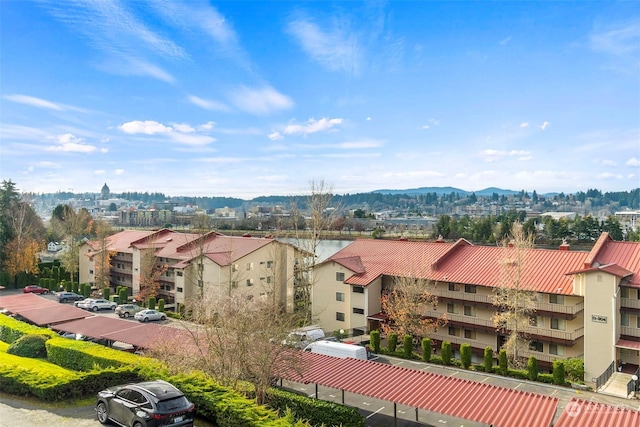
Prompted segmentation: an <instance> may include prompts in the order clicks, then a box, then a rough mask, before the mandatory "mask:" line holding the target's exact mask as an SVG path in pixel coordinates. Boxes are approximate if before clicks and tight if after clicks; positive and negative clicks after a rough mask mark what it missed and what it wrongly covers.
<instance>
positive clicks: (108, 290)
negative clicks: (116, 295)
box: [102, 288, 111, 300]
mask: <svg viewBox="0 0 640 427" xmlns="http://www.w3.org/2000/svg"><path fill="white" fill-rule="evenodd" d="M110 297H111V288H104V289H103V290H102V298H104V299H106V300H108V299H109V298H110Z"/></svg>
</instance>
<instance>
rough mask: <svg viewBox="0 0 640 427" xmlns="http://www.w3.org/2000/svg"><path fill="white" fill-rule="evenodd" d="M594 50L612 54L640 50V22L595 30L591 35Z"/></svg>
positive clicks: (590, 40)
mask: <svg viewBox="0 0 640 427" xmlns="http://www.w3.org/2000/svg"><path fill="white" fill-rule="evenodd" d="M589 42H590V46H591V48H592V49H593V50H596V51H600V52H605V53H608V54H611V55H623V54H628V53H632V52H636V51H638V50H640V22H638V21H634V22H631V23H627V24H624V25H620V26H617V27H610V28H607V29H599V30H594V31H593V32H592V33H591V34H590V35H589Z"/></svg>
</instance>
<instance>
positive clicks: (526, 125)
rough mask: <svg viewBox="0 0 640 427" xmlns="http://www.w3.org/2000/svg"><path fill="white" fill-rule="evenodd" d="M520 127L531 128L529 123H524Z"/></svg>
mask: <svg viewBox="0 0 640 427" xmlns="http://www.w3.org/2000/svg"><path fill="white" fill-rule="evenodd" d="M520 127H521V128H527V127H529V123H528V122H522V123H520Z"/></svg>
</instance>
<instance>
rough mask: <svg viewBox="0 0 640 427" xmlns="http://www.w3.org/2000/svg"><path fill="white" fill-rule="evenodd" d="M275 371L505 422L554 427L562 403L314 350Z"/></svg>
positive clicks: (515, 426) (511, 426) (508, 426)
mask: <svg viewBox="0 0 640 427" xmlns="http://www.w3.org/2000/svg"><path fill="white" fill-rule="evenodd" d="M276 375H277V376H280V377H282V378H284V379H287V380H290V381H295V382H301V383H314V384H319V385H322V386H326V387H331V388H335V389H338V390H344V391H347V392H350V393H356V394H360V395H363V396H368V397H372V398H376V399H381V400H387V401H391V402H395V403H398V404H401V405H407V406H410V407H413V408H419V409H423V410H427V411H431V412H437V413H441V414H445V415H450V416H453V417H458V418H464V419H468V420H472V421H476V422H481V423H486V424H493V425H494V426H501V427H521V426H527V427H549V425H551V421H552V420H553V417H554V414H555V411H556V406H557V405H558V399H556V398H553V397H550V396H544V395H540V394H535V393H528V392H523V391H519V390H514V389H510V388H504V387H497V386H494V385H490V384H485V383H479V382H474V381H469V380H463V379H460V378H453V377H447V376H444V375H438V374H433V373H429V372H424V371H419V370H413V369H408V368H403V367H399V366H393V365H387V364H383V363H377V362H372V361H365V360H356V359H352V358H347V359H340V358H336V357H332V356H325V355H321V354H315V353H310V352H301V353H300V363H299V364H298V365H297V366H296V367H295V368H284V367H283V369H282V371H280V372H278V373H277V374H276Z"/></svg>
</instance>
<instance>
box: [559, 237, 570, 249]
mask: <svg viewBox="0 0 640 427" xmlns="http://www.w3.org/2000/svg"><path fill="white" fill-rule="evenodd" d="M570 247H571V245H570V244H569V242H567V239H562V244H561V245H560V247H559V248H558V249H560V250H561V251H568V250H569V248H570Z"/></svg>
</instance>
